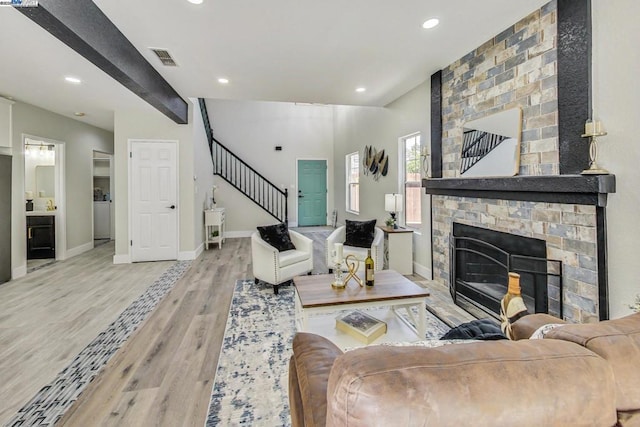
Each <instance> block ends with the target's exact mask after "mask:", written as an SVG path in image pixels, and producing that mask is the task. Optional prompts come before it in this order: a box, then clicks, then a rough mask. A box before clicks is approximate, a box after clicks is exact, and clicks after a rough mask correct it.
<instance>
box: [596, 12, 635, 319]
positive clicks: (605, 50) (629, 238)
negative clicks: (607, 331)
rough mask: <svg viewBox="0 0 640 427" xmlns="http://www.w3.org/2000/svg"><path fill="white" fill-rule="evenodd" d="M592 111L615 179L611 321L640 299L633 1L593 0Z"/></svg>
mask: <svg viewBox="0 0 640 427" xmlns="http://www.w3.org/2000/svg"><path fill="white" fill-rule="evenodd" d="M591 4H592V10H593V82H594V84H593V109H594V116H595V117H596V118H598V119H600V120H602V123H603V126H604V127H605V130H606V131H607V132H608V135H607V136H605V137H602V138H601V139H599V140H598V142H599V143H598V149H599V151H598V164H599V165H600V166H602V167H604V168H605V169H608V170H609V171H610V172H611V173H612V174H615V175H616V193H615V194H611V195H609V199H608V204H607V231H608V249H609V250H608V255H609V295H610V304H609V307H610V310H611V317H612V318H616V317H620V316H623V315H625V314H628V313H630V312H631V310H629V308H628V307H627V306H628V304H630V303H632V302H633V300H634V299H635V295H636V294H638V293H640V280H639V279H638V271H637V270H636V266H637V264H638V245H639V244H640V227H638V224H637V223H638V215H639V214H640V187H639V184H640V167H638V165H639V164H640V144H639V143H638V136H637V129H638V118H640V104H639V103H638V100H639V99H640V89H638V83H637V70H639V69H640V53H639V51H638V43H637V42H638V34H637V29H638V16H640V2H638V1H637V0H615V1H605V0H594V1H592V3H591Z"/></svg>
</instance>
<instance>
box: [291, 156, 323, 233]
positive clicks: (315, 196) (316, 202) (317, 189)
mask: <svg viewBox="0 0 640 427" xmlns="http://www.w3.org/2000/svg"><path fill="white" fill-rule="evenodd" d="M297 166H298V195H297V196H298V226H300V227H305V226H314V225H327V161H326V160H298V165H297Z"/></svg>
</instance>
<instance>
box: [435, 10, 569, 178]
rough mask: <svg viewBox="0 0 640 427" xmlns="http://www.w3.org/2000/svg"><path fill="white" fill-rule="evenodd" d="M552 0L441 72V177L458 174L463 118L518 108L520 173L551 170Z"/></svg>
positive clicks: (554, 135) (554, 100) (554, 110)
mask: <svg viewBox="0 0 640 427" xmlns="http://www.w3.org/2000/svg"><path fill="white" fill-rule="evenodd" d="M556 9H557V7H556V0H553V1H552V2H550V3H548V4H547V5H545V6H544V7H542V8H541V9H539V10H537V11H535V12H533V13H532V14H530V15H529V16H527V17H526V18H524V19H522V20H521V21H519V22H518V23H516V24H514V25H513V26H511V27H509V28H507V29H506V30H504V31H503V32H501V33H500V34H498V35H497V36H495V37H494V38H492V39H491V40H488V41H487V42H485V43H483V44H482V45H481V46H479V47H478V48H477V49H475V50H474V51H472V52H469V53H468V54H466V55H465V56H463V57H462V58H460V59H459V60H457V61H456V62H454V63H453V64H451V65H449V66H448V67H447V68H445V69H444V70H443V71H442V127H443V128H442V177H443V178H455V177H458V176H459V175H460V148H461V146H462V128H463V125H464V123H465V122H468V121H470V120H475V119H479V118H482V117H485V116H487V115H491V114H494V113H497V112H499V111H502V110H507V109H510V108H513V107H521V108H522V113H523V128H522V144H521V156H520V175H557V174H558V173H559V151H558V96H557V94H558V93H557V78H556V72H557V64H556V62H557V61H556V58H557V51H556V46H557V43H556V36H557V25H556Z"/></svg>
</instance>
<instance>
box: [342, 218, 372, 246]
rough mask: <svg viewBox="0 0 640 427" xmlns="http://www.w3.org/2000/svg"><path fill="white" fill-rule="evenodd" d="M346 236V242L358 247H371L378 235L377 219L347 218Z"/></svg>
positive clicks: (348, 244)
mask: <svg viewBox="0 0 640 427" xmlns="http://www.w3.org/2000/svg"><path fill="white" fill-rule="evenodd" d="M345 225H346V227H345V228H346V233H345V234H346V238H345V240H344V244H345V245H347V246H356V247H358V248H370V247H371V244H372V243H373V239H374V238H375V236H376V220H375V219H372V220H371V221H350V220H348V219H347V220H345Z"/></svg>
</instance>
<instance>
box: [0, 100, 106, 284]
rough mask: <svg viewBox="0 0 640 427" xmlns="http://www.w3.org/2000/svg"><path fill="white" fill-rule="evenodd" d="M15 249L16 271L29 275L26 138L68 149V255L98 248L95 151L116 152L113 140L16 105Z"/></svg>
mask: <svg viewBox="0 0 640 427" xmlns="http://www.w3.org/2000/svg"><path fill="white" fill-rule="evenodd" d="M12 125H13V136H12V140H13V144H12V149H11V154H12V156H13V163H12V236H11V240H12V247H11V266H12V270H13V271H14V274H15V272H16V271H21V272H25V271H26V262H27V261H26V250H27V249H26V238H25V236H26V231H25V230H26V216H25V200H24V190H25V188H24V187H25V186H24V179H25V161H24V153H23V151H22V135H23V134H26V135H32V136H38V137H43V138H49V139H53V140H56V141H60V142H64V144H65V151H64V152H65V164H64V166H65V184H66V189H65V190H66V191H65V194H66V200H65V205H66V209H65V212H66V241H67V245H66V250H67V251H68V252H69V251H75V252H77V251H78V249H82V248H87V249H90V248H91V247H92V246H91V245H92V244H93V228H92V224H93V216H92V209H93V177H92V176H91V164H92V161H93V150H98V151H102V152H105V153H112V152H113V134H112V133H111V132H108V131H105V130H103V129H99V128H96V127H94V126H90V125H87V124H84V123H82V122H80V121H78V120H73V119H70V118H67V117H64V116H61V115H58V114H55V113H52V112H50V111H47V110H44V109H42V108H38V107H35V106H33V105H29V104H25V103H22V102H16V103H15V104H14V105H13V119H12Z"/></svg>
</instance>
